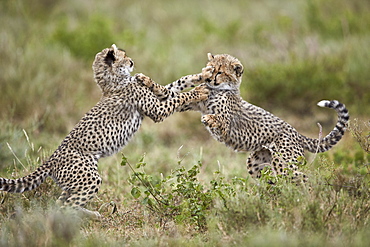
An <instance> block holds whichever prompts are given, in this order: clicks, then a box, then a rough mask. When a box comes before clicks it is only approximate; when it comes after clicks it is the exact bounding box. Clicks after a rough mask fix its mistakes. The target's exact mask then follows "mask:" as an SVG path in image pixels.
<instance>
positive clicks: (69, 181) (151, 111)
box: [0, 45, 208, 217]
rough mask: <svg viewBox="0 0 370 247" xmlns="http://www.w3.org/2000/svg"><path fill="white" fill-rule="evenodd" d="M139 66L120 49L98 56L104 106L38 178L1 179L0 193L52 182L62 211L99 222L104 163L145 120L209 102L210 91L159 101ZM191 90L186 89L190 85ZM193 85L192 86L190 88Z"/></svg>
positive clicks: (96, 62) (82, 123) (96, 70)
mask: <svg viewBox="0 0 370 247" xmlns="http://www.w3.org/2000/svg"><path fill="white" fill-rule="evenodd" d="M133 68H134V62H133V61H132V59H131V58H129V57H128V56H126V53H125V51H123V50H120V49H117V47H116V46H115V45H112V47H111V48H107V49H104V50H103V51H102V52H100V53H98V54H97V55H96V57H95V60H94V63H93V71H94V77H95V81H96V83H97V84H98V86H99V87H100V88H101V90H102V97H101V99H100V101H99V102H98V103H97V104H96V105H95V106H94V107H93V108H92V109H91V110H90V111H89V112H87V113H86V115H85V116H84V117H83V118H82V119H81V120H80V122H79V123H77V125H76V126H75V127H74V129H73V130H72V131H71V132H70V133H69V135H67V137H66V138H65V139H64V140H63V142H62V143H61V144H60V146H59V147H58V148H57V150H56V151H55V152H54V153H53V154H52V155H51V157H50V158H49V159H48V160H47V161H46V162H44V164H43V165H42V166H40V167H39V168H38V169H37V170H36V171H35V172H33V173H31V174H30V175H28V176H25V177H23V178H18V179H6V178H0V190H3V191H7V192H16V193H22V192H24V191H28V190H32V189H35V188H36V187H38V186H39V185H40V184H41V183H42V182H43V181H44V180H45V179H46V178H47V177H51V178H53V180H54V181H55V182H56V183H57V184H58V185H59V186H60V187H61V188H62V190H63V192H62V194H61V196H60V197H59V199H58V200H59V202H61V203H62V207H66V206H68V207H72V208H76V209H79V210H82V211H83V212H85V213H87V214H88V215H90V216H93V217H99V213H98V212H93V211H89V210H87V209H85V208H83V207H84V206H85V204H86V203H87V202H88V201H89V200H91V199H92V198H93V197H94V196H95V194H96V193H97V192H98V190H99V187H100V185H101V181H102V180H101V178H100V176H99V173H98V160H99V159H100V158H102V157H106V156H110V155H112V154H114V153H116V152H118V151H119V150H120V149H122V148H123V147H124V146H125V145H126V144H127V143H128V141H129V140H130V139H131V137H132V136H133V135H134V133H135V132H136V131H137V130H138V128H139V127H140V125H141V122H142V120H143V118H144V116H148V117H150V118H151V119H152V120H153V121H154V122H160V121H163V120H164V119H165V118H166V117H168V116H169V115H171V114H172V113H173V112H174V111H175V109H176V108H178V107H179V106H181V105H183V104H184V103H187V102H189V101H190V102H195V101H199V100H203V99H205V98H206V97H207V94H208V90H207V89H206V88H205V87H204V86H203V87H197V88H195V89H194V90H192V91H189V92H187V93H182V94H174V93H172V92H168V94H169V95H172V98H171V99H169V100H166V101H162V102H161V101H159V99H158V98H157V96H156V95H154V94H153V92H151V91H150V90H149V89H148V88H147V87H145V86H143V85H142V84H143V83H144V82H145V83H146V84H148V83H153V82H152V81H151V80H150V78H148V77H146V76H144V75H142V74H138V75H135V76H131V75H130V72H132V70H133ZM184 85H185V86H186V84H184ZM189 85H191V83H190V84H189Z"/></svg>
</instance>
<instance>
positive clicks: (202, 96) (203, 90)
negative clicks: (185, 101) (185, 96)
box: [193, 84, 209, 101]
mask: <svg viewBox="0 0 370 247" xmlns="http://www.w3.org/2000/svg"><path fill="white" fill-rule="evenodd" d="M193 90H194V91H195V92H196V93H197V94H198V98H199V100H201V101H202V100H206V99H207V98H208V95H209V89H208V87H207V86H206V85H204V84H200V85H199V86H197V87H195V88H194V89H193Z"/></svg>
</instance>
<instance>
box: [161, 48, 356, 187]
mask: <svg viewBox="0 0 370 247" xmlns="http://www.w3.org/2000/svg"><path fill="white" fill-rule="evenodd" d="M208 59H209V61H208V63H207V66H206V67H205V68H204V69H203V70H202V73H200V74H195V75H191V76H186V77H183V78H181V79H180V80H178V81H181V82H182V83H186V80H188V81H191V83H196V82H197V80H198V83H204V84H205V85H207V87H208V89H209V90H210V95H209V97H208V99H207V100H204V101H201V102H197V103H189V104H187V105H184V106H181V107H180V108H179V109H177V111H187V110H193V111H200V112H201V113H202V118H201V121H202V123H203V124H204V126H205V127H206V128H207V129H208V131H209V132H210V133H211V135H212V136H213V137H214V138H215V139H216V140H218V141H219V142H222V143H224V144H226V146H228V147H230V148H232V149H233V150H235V151H238V152H247V151H251V154H250V156H249V158H248V159H247V168H248V171H249V173H250V174H251V175H252V176H253V177H260V175H261V170H262V169H263V168H264V167H265V166H269V167H271V168H272V170H273V172H274V173H275V175H278V174H287V169H286V168H288V169H291V170H292V171H293V174H294V175H293V177H294V178H299V179H300V180H306V175H304V174H301V173H300V172H299V171H298V167H297V164H298V163H299V162H298V158H299V157H300V156H304V150H308V151H310V152H314V153H315V152H325V151H327V150H329V149H330V148H332V146H333V145H335V144H336V143H337V142H338V141H339V140H340V139H341V138H342V136H343V134H344V131H345V129H346V126H347V123H348V120H349V115H348V111H347V109H346V107H345V106H344V105H343V104H342V103H340V102H338V101H336V100H332V101H328V100H324V101H320V102H319V103H318V105H319V106H321V107H328V108H331V109H334V110H335V111H336V112H337V114H338V121H337V124H336V126H335V128H334V129H333V130H332V131H331V132H330V133H329V134H328V135H327V136H325V137H324V138H322V139H321V140H319V139H313V138H309V137H306V136H304V135H301V134H300V133H298V131H297V130H295V129H294V128H293V127H292V126H291V125H290V124H288V123H287V122H285V121H283V120H282V119H280V118H278V117H276V116H275V115H273V114H271V113H270V112H268V111H266V110H264V109H262V108H260V107H258V106H255V105H252V104H250V103H248V102H247V101H245V100H243V99H242V98H241V97H240V90H239V87H240V83H241V80H242V75H243V65H242V64H241V63H240V61H239V60H238V59H236V58H235V57H232V56H230V55H227V54H221V55H215V56H213V55H211V54H208ZM178 81H177V82H174V83H173V84H172V85H171V84H169V85H167V86H166V87H165V88H169V89H171V90H174V91H176V90H178V89H175V88H176V85H177V83H178Z"/></svg>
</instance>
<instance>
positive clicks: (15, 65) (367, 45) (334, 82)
mask: <svg viewBox="0 0 370 247" xmlns="http://www.w3.org/2000/svg"><path fill="white" fill-rule="evenodd" d="M369 13H370V2H369V1H368V0H295V1H288V0H282V1H273V0H262V1H256V0H253V1H252V0H233V1H217V0H212V1H198V0H188V1H172V0H161V1H142V0H136V1H119V0H107V1H97V0H95V1H74V0H73V1H72V0H63V1H61V0H39V1H20V0H19V1H18V0H13V1H1V2H0V20H1V23H2V25H1V28H0V87H1V90H0V123H1V127H0V158H1V159H2V161H4V162H1V163H2V164H1V166H4V167H8V165H9V163H8V162H11V161H12V160H13V156H12V154H11V153H10V152H9V150H8V148H7V147H6V142H9V143H10V144H12V145H13V147H14V149H15V152H16V153H17V148H18V151H19V152H22V150H23V149H24V148H25V146H22V145H21V146H19V147H18V146H17V143H18V142H25V139H24V136H23V133H22V131H21V130H22V129H25V130H26V131H27V132H28V133H29V135H30V136H31V138H32V141H34V142H36V146H43V147H45V148H46V150H47V151H46V152H47V153H48V152H49V151H48V150H49V149H51V150H52V149H54V148H55V147H56V146H57V145H58V143H59V142H60V141H61V139H62V138H63V137H64V136H65V135H66V134H67V133H68V132H69V131H70V130H71V129H72V128H73V126H74V124H75V123H76V122H77V121H78V120H79V119H80V118H81V117H82V116H83V114H84V113H85V112H86V111H88V110H89V109H90V108H91V107H92V106H93V105H94V104H95V103H96V102H97V101H98V100H99V98H100V91H99V89H98V87H97V86H96V85H95V82H94V80H93V75H92V69H91V64H92V62H93V59H94V56H95V54H96V53H97V52H99V51H101V50H102V49H103V48H106V47H108V46H110V45H111V44H112V43H115V44H117V46H119V47H121V48H123V49H125V50H126V51H127V53H128V55H129V56H131V57H132V58H133V60H134V61H135V63H136V70H135V71H134V72H135V73H137V72H142V73H144V74H146V75H148V76H150V77H152V78H153V79H154V80H155V81H157V82H158V83H161V84H167V83H169V82H172V81H174V80H176V79H177V78H179V77H180V76H183V75H186V74H191V73H197V72H200V71H201V68H202V67H203V66H204V65H205V64H206V61H207V59H206V54H207V52H212V53H215V54H217V53H229V54H231V55H234V56H236V57H237V58H239V59H240V61H241V62H242V63H243V65H244V66H245V73H244V78H243V83H242V86H241V92H242V96H243V98H244V99H246V100H247V101H249V102H251V103H253V104H256V105H259V106H261V107H263V108H265V109H267V110H269V111H271V112H273V113H275V114H276V115H278V116H281V117H283V118H284V119H287V120H289V122H291V123H292V124H293V125H294V126H296V127H297V129H298V130H300V131H303V133H316V132H317V127H316V124H315V123H316V121H321V122H322V123H323V125H324V129H325V130H326V131H329V130H330V129H331V128H332V127H333V124H334V123H335V121H336V120H335V113H334V112H333V111H330V110H324V109H320V108H319V107H317V106H316V103H317V102H318V101H320V100H322V99H337V100H340V101H341V102H343V103H345V104H346V105H347V107H348V109H349V110H350V114H351V118H354V117H363V118H365V119H368V118H369V115H370V108H369V105H370V69H369V60H370V36H369V35H370V15H369ZM158 126H159V127H158ZM161 126H162V127H161ZM139 132H140V134H139V135H138V136H137V137H136V140H134V143H136V144H137V143H142V146H140V148H141V149H143V150H140V152H141V153H142V152H145V151H146V152H150V151H149V148H150V147H151V146H150V145H149V144H150V143H155V142H159V143H163V145H164V146H163V148H166V147H169V146H171V145H172V144H173V143H174V142H175V141H174V140H178V142H175V144H174V146H175V147H177V148H178V147H179V146H180V145H182V144H183V143H186V142H190V141H191V140H194V143H196V144H195V145H197V146H198V147H199V146H202V145H203V143H204V142H206V141H211V142H212V143H215V141H213V140H211V138H210V136H209V135H208V133H206V131H205V130H204V129H203V126H202V125H201V124H200V121H199V114H197V113H186V114H178V113H177V114H175V115H174V116H172V117H170V118H169V119H168V120H166V122H165V127H163V125H154V124H153V123H152V122H150V121H148V123H147V124H145V125H144V126H143V129H142V131H139ZM25 145H26V144H25ZM137 145H139V144H137ZM215 145H217V144H215ZM134 147H137V146H134ZM222 148H223V149H224V147H222ZM228 152H230V151H228Z"/></svg>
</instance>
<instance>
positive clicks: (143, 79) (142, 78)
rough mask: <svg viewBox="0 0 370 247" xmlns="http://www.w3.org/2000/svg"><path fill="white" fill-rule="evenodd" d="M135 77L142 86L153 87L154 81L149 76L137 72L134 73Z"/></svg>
mask: <svg viewBox="0 0 370 247" xmlns="http://www.w3.org/2000/svg"><path fill="white" fill-rule="evenodd" d="M134 77H135V80H136V81H137V82H138V83H139V84H141V85H142V86H145V87H148V88H152V87H154V82H153V80H152V79H150V77H148V76H146V75H144V74H142V73H138V74H135V75H134Z"/></svg>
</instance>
